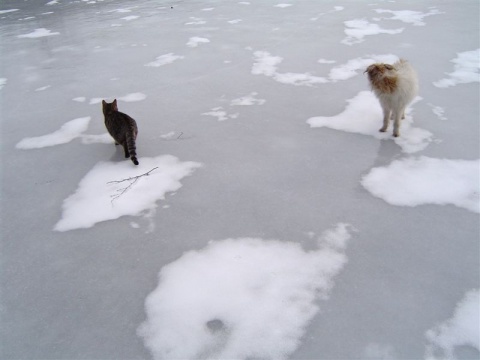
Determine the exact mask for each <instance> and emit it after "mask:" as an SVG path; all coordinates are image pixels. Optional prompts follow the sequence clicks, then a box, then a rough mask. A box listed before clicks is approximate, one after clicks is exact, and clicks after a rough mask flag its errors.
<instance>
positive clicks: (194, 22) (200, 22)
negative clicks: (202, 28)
mask: <svg viewBox="0 0 480 360" xmlns="http://www.w3.org/2000/svg"><path fill="white" fill-rule="evenodd" d="M190 20H192V21H189V22H187V23H185V25H204V24H206V23H207V22H206V21H205V20H203V19H202V18H198V17H194V16H191V17H190Z"/></svg>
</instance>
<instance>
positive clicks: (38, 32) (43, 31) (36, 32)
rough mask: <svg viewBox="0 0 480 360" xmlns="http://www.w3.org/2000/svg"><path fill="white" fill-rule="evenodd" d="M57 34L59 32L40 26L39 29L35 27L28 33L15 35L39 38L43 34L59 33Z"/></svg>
mask: <svg viewBox="0 0 480 360" xmlns="http://www.w3.org/2000/svg"><path fill="white" fill-rule="evenodd" d="M59 34H60V33H59V32H52V31H51V30H47V29H45V28H40V29H35V30H34V31H32V32H31V33H28V34H23V35H18V36H17V37H19V38H30V39H35V38H40V37H44V36H53V35H59Z"/></svg>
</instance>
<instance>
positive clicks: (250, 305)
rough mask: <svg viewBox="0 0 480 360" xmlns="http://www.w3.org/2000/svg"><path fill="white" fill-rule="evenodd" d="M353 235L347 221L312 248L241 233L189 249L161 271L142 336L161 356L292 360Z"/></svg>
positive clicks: (158, 357)
mask: <svg viewBox="0 0 480 360" xmlns="http://www.w3.org/2000/svg"><path fill="white" fill-rule="evenodd" d="M349 238H350V231H349V225H347V224H343V223H340V224H337V225H336V227H335V228H334V229H332V230H330V231H329V232H327V233H326V234H325V235H324V236H323V237H322V238H321V239H319V248H318V249H316V250H312V251H305V250H303V249H302V247H301V246H300V245H299V244H298V243H296V242H289V241H279V240H263V239H259V238H240V239H227V240H223V241H211V242H209V244H208V245H207V246H206V247H205V248H204V249H201V250H196V251H195V250H194V251H189V252H186V253H184V254H183V255H182V256H181V257H180V258H179V259H177V260H176V261H174V262H172V263H170V264H168V265H166V266H164V267H163V268H162V270H161V271H160V273H159V284H158V286H157V288H156V289H155V290H154V291H153V292H152V293H151V294H150V295H149V296H148V297H147V299H146V301H145V311H146V314H147V319H146V321H145V322H144V323H143V324H142V325H141V326H140V327H139V329H138V334H139V335H140V336H141V337H143V338H144V342H145V345H146V346H147V347H148V348H149V350H150V351H151V352H152V354H153V357H154V358H155V359H166V358H169V359H199V358H202V359H203V358H208V359H253V358H261V359H279V360H280V359H286V358H287V357H288V356H289V355H290V354H291V353H292V352H293V351H294V350H295V349H296V348H297V347H298V346H299V345H300V340H301V338H302V336H303V335H304V334H305V331H306V326H307V325H308V323H309V322H310V321H311V320H312V318H313V317H314V316H315V315H316V314H317V312H318V311H319V305H318V300H324V301H325V300H327V299H328V297H329V294H330V292H331V290H332V288H333V285H334V283H333V279H334V277H335V276H336V275H337V274H338V273H339V272H340V271H341V270H342V268H343V267H344V265H345V263H346V262H347V258H346V256H345V246H346V241H347V240H348V239H349ZM266 324H268V326H266ZM185 339H188V341H185Z"/></svg>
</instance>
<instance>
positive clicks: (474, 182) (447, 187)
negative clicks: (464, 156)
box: [362, 156, 480, 213]
mask: <svg viewBox="0 0 480 360" xmlns="http://www.w3.org/2000/svg"><path fill="white" fill-rule="evenodd" d="M479 184H480V160H448V159H434V158H429V157H425V156H423V157H420V158H406V159H402V160H396V161H393V162H392V163H391V164H390V165H388V166H386V167H377V168H373V169H372V170H370V172H369V173H368V174H367V175H365V176H364V177H363V179H362V185H363V187H364V188H365V189H367V190H368V191H369V192H370V193H372V195H374V196H376V197H379V198H381V199H383V200H385V201H386V202H388V203H389V204H392V205H398V206H417V205H422V204H436V205H447V204H452V205H455V206H458V207H461V208H464V209H467V210H470V211H473V212H476V213H480V197H479V191H480V188H479Z"/></svg>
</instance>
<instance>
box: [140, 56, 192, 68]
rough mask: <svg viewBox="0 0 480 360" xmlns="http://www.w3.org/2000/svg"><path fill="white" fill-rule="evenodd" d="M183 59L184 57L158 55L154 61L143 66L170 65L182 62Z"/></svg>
mask: <svg viewBox="0 0 480 360" xmlns="http://www.w3.org/2000/svg"><path fill="white" fill-rule="evenodd" d="M184 58H185V57H184V56H181V55H175V54H173V53H169V54H165V55H160V56H159V57H157V58H156V60H155V61H152V62H149V63H148V64H145V66H153V67H159V66H164V65H168V64H171V63H173V62H174V61H177V60H182V59H184Z"/></svg>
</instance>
